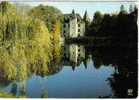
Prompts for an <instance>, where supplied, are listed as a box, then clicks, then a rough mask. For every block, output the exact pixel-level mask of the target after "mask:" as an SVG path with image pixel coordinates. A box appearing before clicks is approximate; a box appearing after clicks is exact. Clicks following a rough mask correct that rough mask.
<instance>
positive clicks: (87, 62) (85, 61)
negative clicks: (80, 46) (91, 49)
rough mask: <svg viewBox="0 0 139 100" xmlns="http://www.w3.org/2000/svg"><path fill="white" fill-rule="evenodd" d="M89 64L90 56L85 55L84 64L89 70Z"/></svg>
mask: <svg viewBox="0 0 139 100" xmlns="http://www.w3.org/2000/svg"><path fill="white" fill-rule="evenodd" d="M89 62H90V56H89V55H85V59H84V60H83V63H84V66H85V68H86V69H87V68H88V65H89Z"/></svg>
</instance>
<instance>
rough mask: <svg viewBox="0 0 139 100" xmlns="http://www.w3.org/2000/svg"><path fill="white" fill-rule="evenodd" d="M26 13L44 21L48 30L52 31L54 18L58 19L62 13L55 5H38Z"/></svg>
mask: <svg viewBox="0 0 139 100" xmlns="http://www.w3.org/2000/svg"><path fill="white" fill-rule="evenodd" d="M28 15H29V16H31V17H33V18H38V19H40V20H42V21H44V22H45V25H46V26H47V28H48V30H49V32H50V33H53V32H54V25H55V24H56V20H58V19H59V16H61V15H62V13H61V11H60V10H59V9H57V8H55V7H52V6H43V5H39V6H37V7H34V8H32V9H31V10H30V11H29V12H28Z"/></svg>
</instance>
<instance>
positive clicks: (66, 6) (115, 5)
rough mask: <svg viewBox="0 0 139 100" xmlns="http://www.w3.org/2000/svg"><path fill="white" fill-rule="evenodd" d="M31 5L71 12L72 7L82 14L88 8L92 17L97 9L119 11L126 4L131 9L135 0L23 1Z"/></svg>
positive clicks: (108, 11) (127, 8)
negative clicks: (41, 5) (92, 0)
mask: <svg viewBox="0 0 139 100" xmlns="http://www.w3.org/2000/svg"><path fill="white" fill-rule="evenodd" d="M22 4H27V5H29V6H38V5H40V4H43V5H50V6H55V7H56V8H58V9H60V10H61V11H62V13H64V14H65V13H71V12H72V9H74V10H75V12H76V13H79V14H80V15H81V16H83V15H84V13H85V11H86V10H87V12H88V15H89V17H90V18H91V19H92V18H93V15H94V13H95V12H96V11H100V12H101V13H103V14H104V13H113V12H119V11H120V6H121V5H124V7H125V9H126V10H127V11H128V10H129V5H130V4H132V5H135V2H23V3H22Z"/></svg>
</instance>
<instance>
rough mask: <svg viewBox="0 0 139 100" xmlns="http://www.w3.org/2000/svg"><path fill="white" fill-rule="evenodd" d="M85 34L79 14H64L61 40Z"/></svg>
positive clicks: (83, 24) (83, 23)
mask: <svg viewBox="0 0 139 100" xmlns="http://www.w3.org/2000/svg"><path fill="white" fill-rule="evenodd" d="M84 34H85V22H84V21H83V19H82V18H81V17H80V15H79V14H73V13H72V14H65V15H64V21H63V23H62V36H61V37H62V38H78V37H83V36H84Z"/></svg>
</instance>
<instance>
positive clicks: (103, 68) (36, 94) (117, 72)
mask: <svg viewBox="0 0 139 100" xmlns="http://www.w3.org/2000/svg"><path fill="white" fill-rule="evenodd" d="M101 49H102V47H101ZM106 50H107V51H106ZM106 50H105V49H104V48H103V50H100V49H99V48H93V47H91V46H90V47H88V46H85V45H81V44H69V45H67V44H66V45H64V44H63V45H62V46H61V54H60V55H61V60H60V62H59V63H57V65H55V66H52V67H48V69H49V70H50V73H49V74H47V75H43V76H41V75H37V74H34V75H33V74H32V75H30V74H28V77H27V79H26V80H25V81H23V80H13V81H10V82H5V81H2V80H1V83H0V89H1V90H4V91H7V92H8V93H11V94H13V95H14V96H26V97H28V98H41V97H47V98H98V97H100V98H105V97H122V96H123V97H134V96H135V95H136V92H134V93H135V95H134V94H131V95H128V94H127V91H128V89H132V90H133V91H136V90H135V89H136V85H137V84H136V81H137V80H136V77H135V76H134V75H136V72H135V71H131V72H128V73H127V69H128V68H127V69H126V68H124V69H120V68H121V67H120V68H119V66H121V65H126V64H121V63H120V64H119V61H123V57H121V56H124V55H119V56H118V55H117V54H114V53H113V52H112V50H111V52H112V54H114V55H111V54H110V52H108V50H110V49H109V48H107V49H106ZM115 50H116V49H115ZM120 50H121V51H122V49H120ZM100 51H101V53H102V52H104V51H105V53H104V54H103V53H102V54H103V57H102V54H101V53H100ZM119 57H120V58H119ZM117 59H118V60H117ZM119 59H120V60H119ZM53 63H55V62H53ZM118 64H119V65H118ZM123 72H124V73H123ZM127 75H128V76H127ZM117 77H118V78H119V77H120V78H122V77H123V79H124V80H121V79H120V78H119V79H120V80H118V79H117ZM124 77H126V81H125V78H124ZM134 79H135V80H134ZM131 80H134V82H133V83H134V85H129V86H127V87H123V90H124V92H123V91H121V89H120V86H121V85H123V84H124V83H125V82H130V81H131ZM123 81H124V82H123ZM121 82H122V83H123V84H121ZM116 84H118V86H119V87H117V86H116ZM119 84H120V85H119ZM117 91H118V92H117ZM119 91H120V92H119ZM119 94H121V95H122V94H124V95H122V96H121V95H119Z"/></svg>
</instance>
